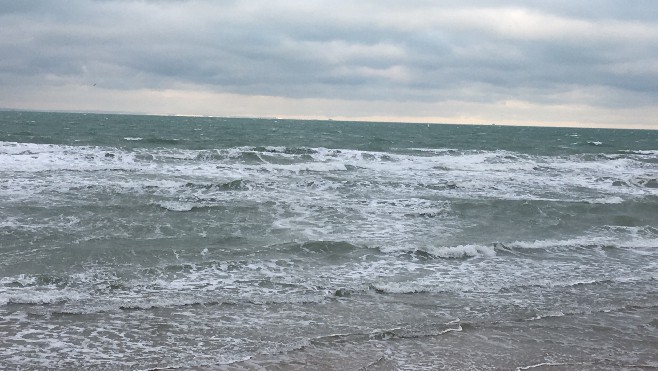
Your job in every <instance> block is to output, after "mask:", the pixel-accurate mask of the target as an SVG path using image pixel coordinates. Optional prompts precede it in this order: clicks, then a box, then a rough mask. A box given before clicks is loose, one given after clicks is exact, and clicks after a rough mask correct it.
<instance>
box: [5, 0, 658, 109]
mask: <svg viewBox="0 0 658 371" xmlns="http://www.w3.org/2000/svg"><path fill="white" fill-rule="evenodd" d="M656 14H658V3H654V2H652V1H636V2H632V3H631V4H624V3H622V2H618V1H600V2H597V5H596V6H592V5H591V3H590V2H574V1H528V2H520V1H502V2H495V5H494V3H493V2H485V1H446V2H441V3H440V4H439V3H437V2H434V1H410V2H404V3H402V2H398V1H378V2H375V1H372V2H370V1H363V2H350V1H336V2H324V1H320V2H308V1H293V0H283V1H277V2H259V1H216V2H213V1H164V2H163V1H112V0H104V1H83V0H76V1H62V2H49V1H36V0H31V1H21V2H15V1H3V2H0V22H2V24H3V25H5V26H3V30H2V31H0V47H2V49H3V50H4V52H3V54H5V55H6V57H3V58H2V59H1V60H0V83H2V84H3V85H5V86H11V85H12V84H35V85H38V84H43V83H50V82H52V83H63V82H65V81H69V82H71V83H80V84H85V83H92V82H93V83H99V84H101V85H102V86H103V87H105V88H111V89H139V88H155V89H165V88H175V87H177V86H180V85H185V84H191V85H200V86H203V87H205V88H208V89H211V90H214V91H218V92H231V93H240V94H247V95H273V96H283V97H295V98H307V97H308V98H348V99H360V100H401V101H441V100H449V99H464V100H468V101H477V102H487V101H489V102H491V101H496V100H500V99H511V98H514V97H516V98H519V97H522V98H524V99H528V100H531V101H533V102H537V103H541V102H550V103H556V100H557V99H560V98H558V97H560V96H562V94H563V93H565V92H567V91H569V90H578V88H579V87H582V88H596V89H594V90H597V89H598V87H604V88H606V92H607V94H605V95H600V96H596V97H589V98H588V99H589V100H588V102H587V103H588V104H599V105H615V104H628V103H629V99H626V98H625V96H624V94H625V93H624V92H631V93H632V95H633V96H634V97H636V98H638V97H639V99H633V100H631V101H632V102H636V103H637V104H647V102H651V101H652V99H655V98H656V95H657V94H658V83H657V81H658V76H657V71H656V69H652V68H650V67H647V66H651V61H655V60H656V58H657V57H656V52H655V50H658V45H657V44H658V33H657V32H652V28H653V29H654V30H658V16H656ZM526 16H527V17H531V20H535V19H536V20H543V21H546V22H549V24H548V25H547V26H543V25H542V24H534V23H529V24H514V22H516V21H518V20H523V19H524V17H526ZM478 17H480V18H478ZM495 17H503V18H502V19H496V18H495ZM505 17H507V18H505ZM532 17H534V18H532ZM506 22H507V23H506ZM552 26H555V27H563V29H555V28H551V27H552ZM571 29H572V30H575V31H581V34H578V33H572V34H570V33H569V32H570V30H571ZM564 30H566V31H564ZM613 31H614V32H613ZM606 32H608V33H610V35H606V34H605V33H606ZM615 32H616V33H615ZM600 33H603V34H600ZM617 33H618V34H617ZM643 66H644V67H643ZM611 92H613V93H611ZM558 103H559V102H558Z"/></svg>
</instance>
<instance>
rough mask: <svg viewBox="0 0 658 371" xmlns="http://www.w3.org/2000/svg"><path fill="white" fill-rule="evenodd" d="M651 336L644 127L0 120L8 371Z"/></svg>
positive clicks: (656, 236) (330, 366)
mask: <svg viewBox="0 0 658 371" xmlns="http://www.w3.org/2000/svg"><path fill="white" fill-rule="evenodd" d="M657 349H658V131H639V130H604V129H574V128H540V127H504V126H495V125H490V126H458V125H429V126H427V125H421V124H402V123H400V124H394V123H355V122H337V121H292V120H280V119H242V118H241V119H237V118H189V117H187V118H186V117H157V116H130V115H104V114H73V113H70V114H69V113H37V112H0V366H1V368H3V369H21V370H32V369H47V368H53V369H87V370H94V369H99V370H100V369H103V370H147V369H196V370H241V369H252V370H259V369H267V370H288V369H314V370H350V369H351V370H400V369H410V370H420V369H428V370H430V369H431V370H435V369H468V370H489V369H504V370H529V369H532V370H571V369H578V370H619V369H632V370H638V369H656V368H658V351H657Z"/></svg>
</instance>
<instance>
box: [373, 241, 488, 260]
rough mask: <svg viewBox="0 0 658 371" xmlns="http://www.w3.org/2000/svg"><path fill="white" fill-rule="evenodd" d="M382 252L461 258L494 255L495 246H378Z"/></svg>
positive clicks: (425, 256) (426, 256)
mask: <svg viewBox="0 0 658 371" xmlns="http://www.w3.org/2000/svg"><path fill="white" fill-rule="evenodd" d="M378 249H379V250H380V251H382V252H383V253H389V254H390V253H397V254H399V253H403V254H413V255H415V256H418V257H423V258H445V259H463V258H469V257H493V256H496V246H495V245H493V244H492V245H490V246H485V245H457V246H426V247H422V248H419V247H410V248H404V247H396V246H387V247H379V248H378Z"/></svg>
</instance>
